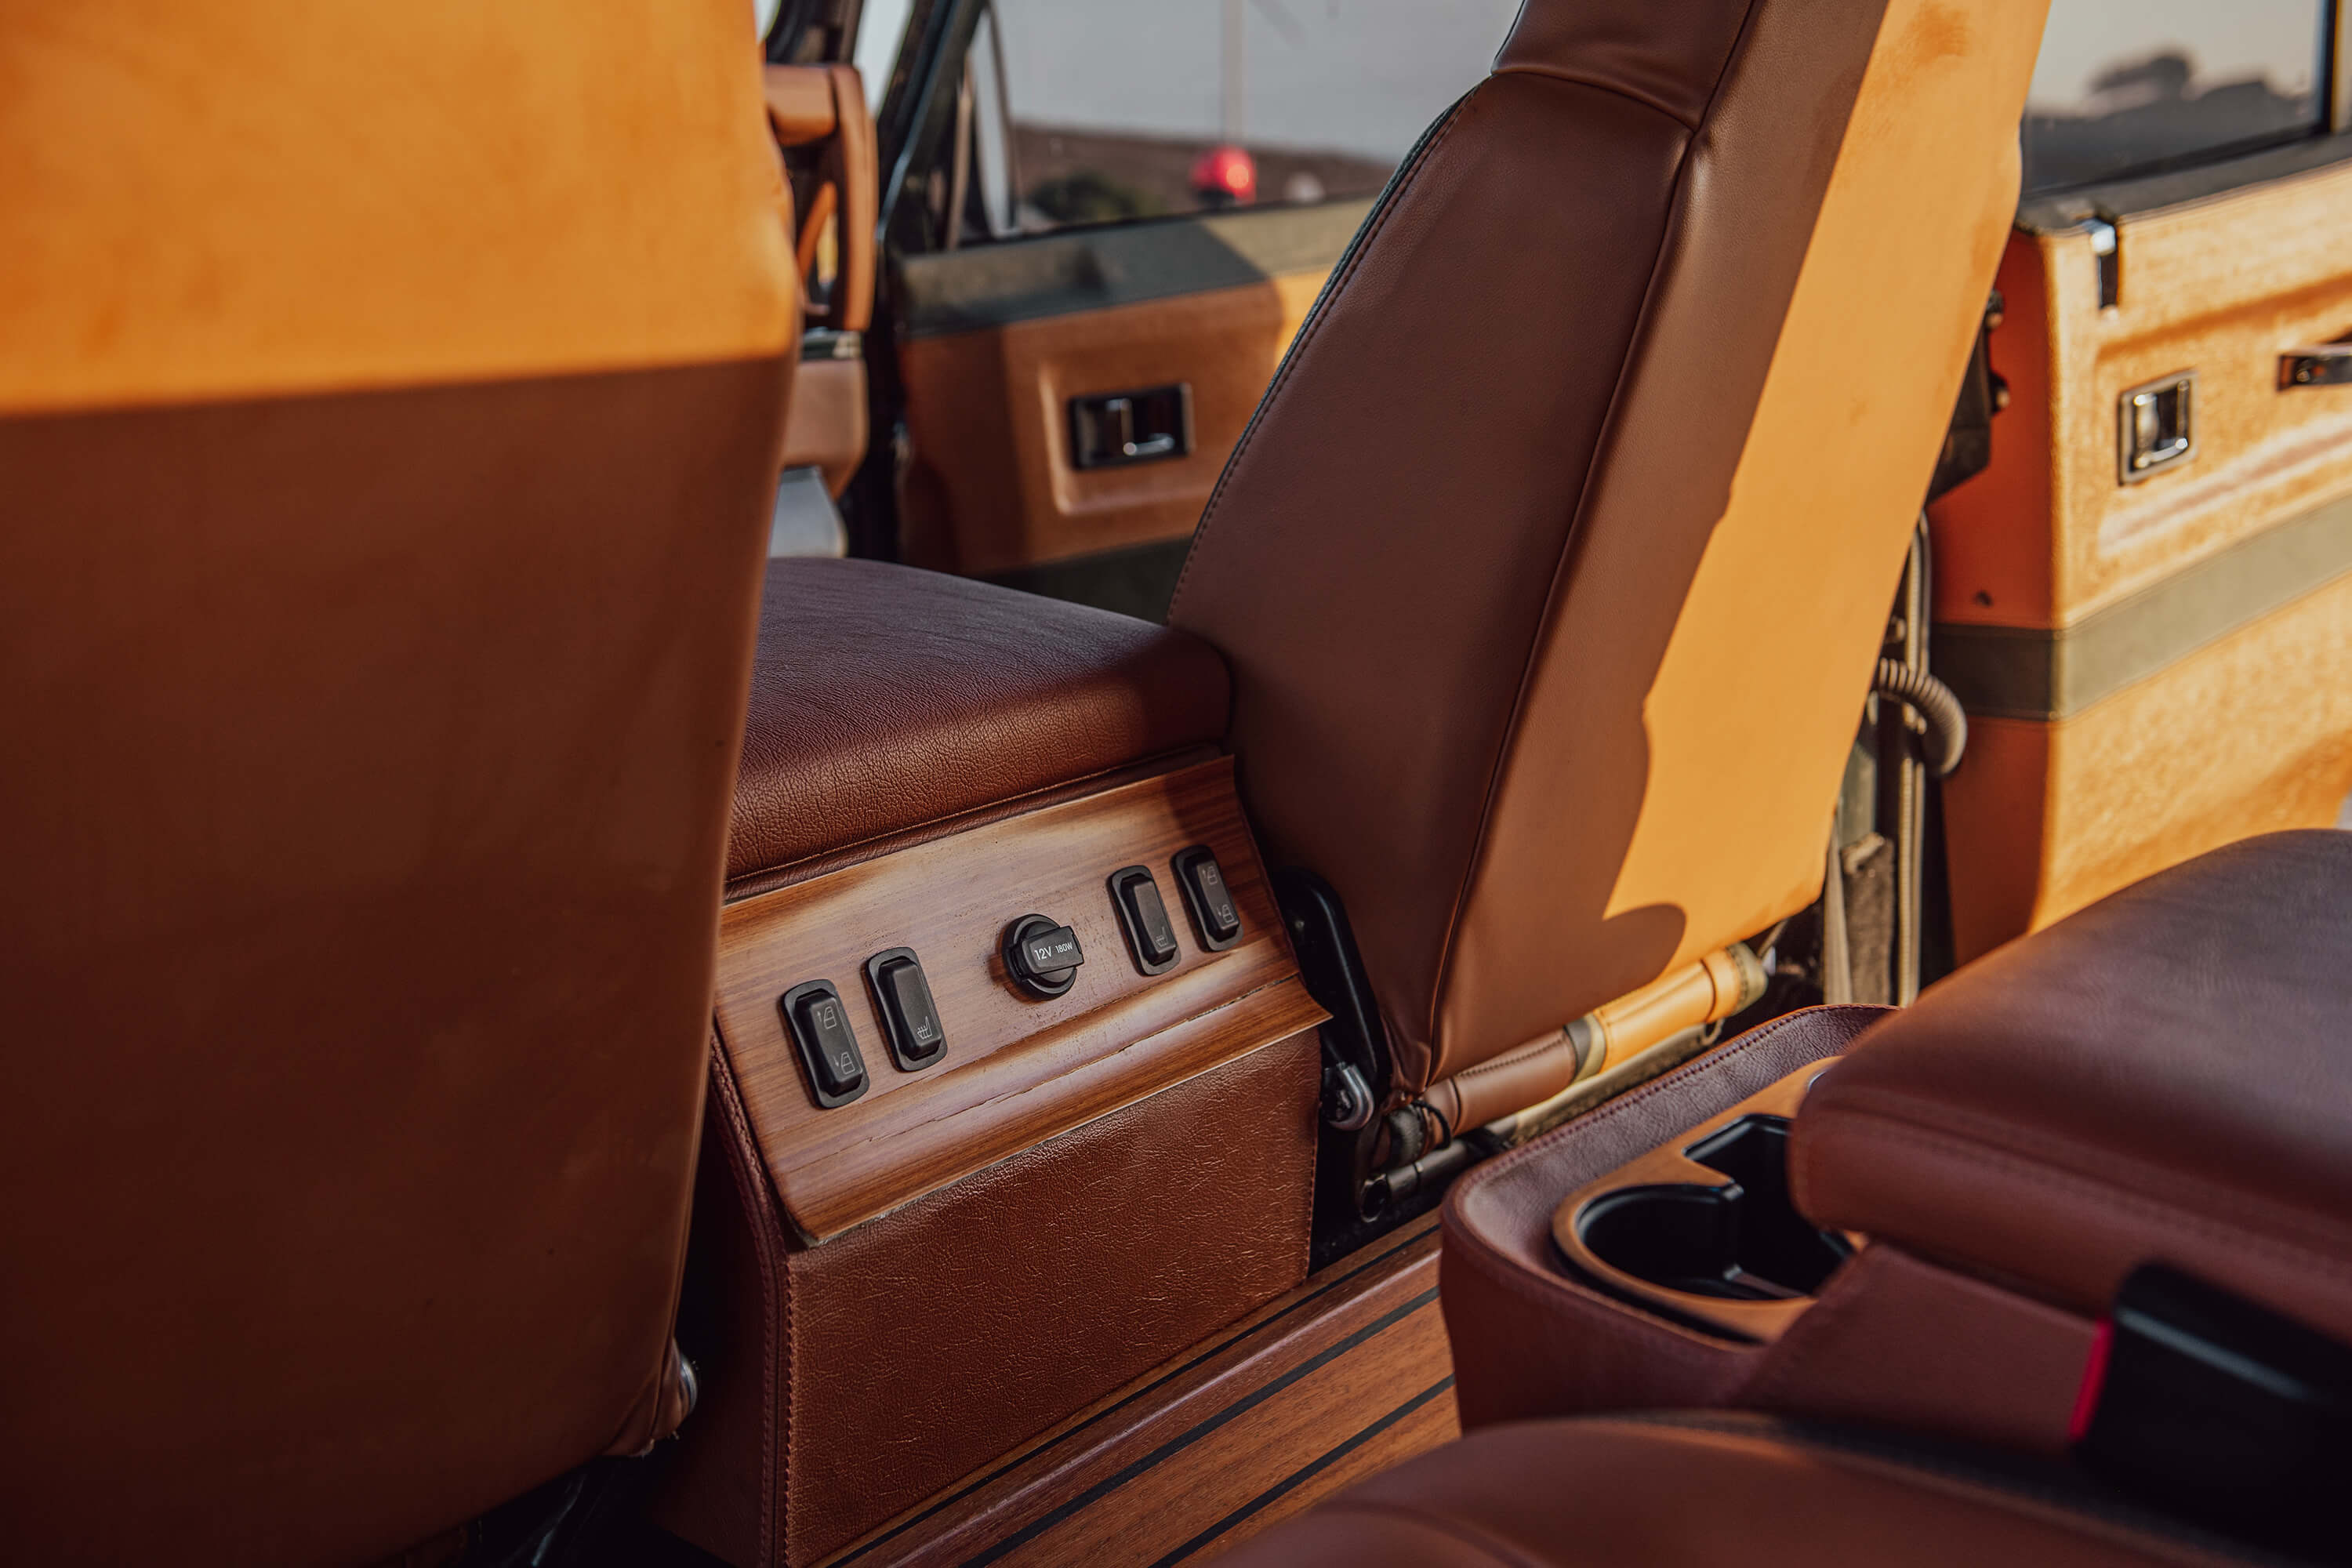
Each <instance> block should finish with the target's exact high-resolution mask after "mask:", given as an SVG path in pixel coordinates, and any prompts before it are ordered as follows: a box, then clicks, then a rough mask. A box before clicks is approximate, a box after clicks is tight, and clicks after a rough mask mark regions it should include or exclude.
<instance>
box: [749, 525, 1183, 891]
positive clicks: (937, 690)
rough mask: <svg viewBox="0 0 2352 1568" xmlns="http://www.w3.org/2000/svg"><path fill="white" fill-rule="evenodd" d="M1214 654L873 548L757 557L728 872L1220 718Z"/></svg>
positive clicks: (1027, 784) (1157, 748)
mask: <svg viewBox="0 0 2352 1568" xmlns="http://www.w3.org/2000/svg"><path fill="white" fill-rule="evenodd" d="M1229 696H1230V689H1229V683H1228V681H1227V679H1226V675H1225V667H1224V662H1223V659H1221V658H1219V657H1218V655H1217V653H1216V652H1215V650H1214V649H1213V648H1211V647H1209V645H1208V644H1206V643H1204V642H1202V641H1201V640H1200V639H1199V638H1197V637H1190V636H1187V635H1186V634H1184V633H1182V632H1173V631H1170V630H1168V629H1166V628H1165V627H1162V626H1153V625H1151V624H1150V622H1147V621H1139V620H1134V619H1131V618H1129V616H1118V615H1112V614H1110V613H1109V612H1108V611H1104V610H1097V609H1093V608H1090V607H1088V606H1087V605H1072V604H1066V603H1064V602H1063V601H1061V600H1058V599H1045V598H1040V597H1037V596H1036V595H1031V594H1023V593H1017V592H1015V591H1014V590H1013V589H1010V588H1000V587H996V586H993V585H992V584H986V583H980V582H974V581H971V580H970V579H968V578H962V577H950V576H945V575H942V574H939V573H934V572H920V571H916V570H914V569H912V568H909V567H905V566H893V565H887V564H884V563H880V562H874V561H822V560H782V561H773V562H771V563H769V565H768V578H767V585H766V591H765V595H764V598H763V600H762V602H761V610H760V640H759V648H758V651H757V653H756V654H755V656H754V658H753V663H752V670H751V712H750V718H749V721H748V723H747V728H746V731H745V734H744V738H743V761H742V766H741V770H740V774H739V776H738V780H737V784H736V788H735V815H734V823H733V828H732V831H731V833H730V836H729V838H728V845H727V877H728V880H729V881H730V883H733V882H736V881H738V880H740V879H743V878H747V877H752V876H756V875H757V874H759V873H761V872H763V871H769V870H773V869H775V868H780V867H783V866H788V865H790V864H792V863H793V862H794V861H797V860H803V859H805V858H808V857H810V856H813V855H819V854H824V853H825V852H827V851H830V850H836V849H842V848H845V847H849V846H852V845H855V844H858V843H861V842H863V841H865V840H867V839H870V838H877V837H882V836H884V835H887V834H893V833H898V832H903V831H905V830H908V829H910V828H917V827H921V826H925V825H927V824H930V823H934V822H938V821H940V820H941V819H943V818H948V817H953V816H959V815H961V814H962V813H964V812H968V811H973V810H977V809H980V808H982V807H985V806H990V805H997V804H999V803H1001V802H1003V801H1007V800H1012V799H1014V798H1016V797H1019V796H1021V795H1029V794H1032V793H1034V792H1036V791H1039V790H1045V789H1051V788H1053V787H1055V785H1059V784H1069V783H1072V782H1074V781H1076V780H1080V779H1084V778H1087V777H1088V776H1090V775H1093V774H1096V773H1106V772H1108V771H1111V770H1114V769H1118V768H1122V767H1125V766H1128V765H1129V764H1131V763H1139V762H1141V761H1144V760H1146V759H1148V758H1151V757H1154V756H1158V755H1160V754H1163V753H1166V752H1175V751H1179V750H1181V749H1183V748H1185V747H1188V746H1192V745H1198V744H1202V743H1208V742H1216V741H1218V740H1219V739H1220V738H1221V737H1222V736H1223V733H1224V729H1225V716H1226V705H1227V702H1228V700H1229Z"/></svg>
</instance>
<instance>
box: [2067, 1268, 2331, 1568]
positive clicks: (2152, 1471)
mask: <svg viewBox="0 0 2352 1568" xmlns="http://www.w3.org/2000/svg"><path fill="white" fill-rule="evenodd" d="M2068 1439H2069V1441H2070V1443H2071V1444H2072V1447H2073V1450H2074V1458H2075V1460H2076V1462H2077V1463H2078V1464H2080V1465H2081V1466H2082V1467H2083V1468H2084V1469H2085V1470H2087V1471H2089V1472H2090V1473H2091V1474H2092V1475H2094V1476H2095V1477H2097V1478H2098V1479H2101V1480H2104V1481H2105V1482H2107V1483H2109V1484H2110V1485H2112V1486H2114V1487H2116V1489H2119V1490H2122V1491H2126V1492H2128V1493H2131V1494H2133V1495H2134V1496H2135V1497H2136V1498H2137V1499H2139V1500H2142V1501H2144V1502H2146V1503H2147V1504H2149V1505H2151V1506H2153V1507H2156V1508H2158V1509H2160V1510H2165V1511H2167V1512H2170V1513H2174V1514H2178V1515H2180V1516H2182V1517H2185V1518H2189V1519H2191V1520H2194V1521H2198V1522H2200V1523H2202V1524H2206V1525H2209V1526H2211V1527H2213V1528H2215V1529H2219V1530H2222V1531H2228V1532H2229V1533H2231V1534H2233V1535H2237V1536H2239V1537H2241V1538H2242V1539H2246V1540H2250V1541H2255V1542H2263V1543H2266V1544H2271V1545H2275V1546H2279V1547H2283V1548H2286V1549H2290V1550H2295V1551H2302V1552H2309V1551H2312V1550H2314V1549H2319V1550H2322V1551H2324V1552H2326V1554H2327V1555H2329V1556H2335V1555H2337V1554H2339V1553H2340V1552H2342V1551H2343V1550H2344V1548H2345V1546H2346V1543H2347V1526H2352V1521H2347V1516H2346V1513H2345V1510H2344V1509H2343V1507H2342V1500H2343V1487H2344V1482H2345V1478H2346V1476H2347V1473H2348V1472H2352V1347H2347V1346H2346V1345H2344V1344H2342V1343H2340V1342H2337V1341H2336V1340H2333V1339H2330V1338H2329V1337H2327V1336H2326V1335H2325V1334H2322V1333H2320V1332H2318V1331H2316V1330H2314V1329H2312V1328H2309V1327H2307V1326H2306V1325H2305V1324H2303V1323H2299V1322H2296V1321H2294V1320H2293V1319H2291V1318H2287V1317H2284V1316H2282V1315H2281V1314H2279V1313H2277V1312H2274V1311H2272V1310H2270V1309H2269V1308H2266V1307H2262V1306H2257V1305H2256V1304H2254V1303H2253V1302H2252V1301H2249V1300H2245V1299H2244V1298H2242V1297H2240V1296H2236V1295H2233V1294H2231V1292H2229V1291H2227V1290H2223V1289H2220V1288H2218V1287H2216V1286H2212V1285H2209V1284H2207V1283H2205V1282H2204V1281H2202V1280H2200V1279H2193V1278H2191V1277H2190V1276H2189V1275H2187V1274H2184V1273H2182V1272H2180V1271H2179V1269H2176V1268H2168V1267H2166V1266H2165V1265H2162V1264H2147V1265H2144V1266H2142V1267H2141V1268H2137V1269H2135V1270H2133V1271H2132V1273H2131V1275H2130V1277H2129V1278H2127V1279H2125V1281H2124V1283H2123V1288H2122V1289H2120V1290H2119V1291H2117V1292H2116V1300H2115V1305H2114V1308H2113V1309H2112V1310H2110V1312H2109V1313H2108V1315H2107V1317H2106V1318H2105V1320H2103V1321H2101V1322H2100V1324H2099V1331H2098V1336H2097V1338H2096V1339H2095V1341H2094V1342H2093V1344H2092V1350H2091V1356H2090V1360H2089V1362H2088V1363H2087V1364H2086V1365H2085V1366H2084V1374H2083V1385H2082V1388H2081V1391H2080V1392H2079V1393H2078V1394H2077V1395H2076V1398H2075V1403H2074V1421H2073V1425H2072V1428H2071V1430H2070V1431H2069V1433H2068Z"/></svg>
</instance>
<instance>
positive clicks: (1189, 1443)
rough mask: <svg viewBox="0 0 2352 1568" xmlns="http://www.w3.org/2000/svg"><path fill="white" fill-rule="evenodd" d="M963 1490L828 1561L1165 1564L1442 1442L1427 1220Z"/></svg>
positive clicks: (1449, 1390)
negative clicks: (1370, 1254)
mask: <svg viewBox="0 0 2352 1568" xmlns="http://www.w3.org/2000/svg"><path fill="white" fill-rule="evenodd" d="M1372 1254H1373V1255H1372V1256H1370V1257H1369V1258H1368V1257H1367V1256H1366V1255H1364V1254H1358V1255H1356V1256H1354V1257H1351V1258H1342V1259H1341V1260H1339V1262H1338V1263H1335V1264H1333V1265H1332V1266H1331V1267H1329V1268H1326V1269H1324V1270H1323V1271H1322V1272H1321V1273H1319V1274H1318V1275H1316V1276H1315V1277H1314V1278H1313V1279H1309V1280H1308V1281H1307V1283H1306V1284H1305V1285H1304V1286H1302V1287H1301V1288H1300V1289H1298V1290H1297V1291H1294V1292H1292V1293H1291V1294H1290V1295H1288V1296H1286V1297H1285V1298H1283V1299H1282V1300H1278V1301H1276V1302H1275V1303H1273V1304H1272V1305H1270V1306H1268V1307H1266V1308H1265V1310H1262V1311H1260V1312H1257V1313H1255V1314H1253V1315H1252V1316H1251V1317H1250V1318H1248V1319H1245V1320H1244V1321H1242V1322H1241V1323H1239V1324H1237V1325H1235V1326H1234V1328H1233V1329H1230V1330H1228V1331H1225V1332H1224V1333H1223V1334H1221V1335H1219V1336H1217V1338H1216V1339H1214V1340H1213V1341H1212V1342H1209V1343H1207V1344H1205V1345H1202V1346H1201V1347H1199V1348H1197V1349H1196V1350H1194V1351H1192V1352H1190V1353H1188V1354H1187V1355H1185V1356H1182V1357H1180V1358H1178V1359H1177V1360H1176V1361H1175V1362H1173V1363H1171V1364H1170V1365H1168V1366H1165V1367H1163V1368H1161V1369H1160V1370H1159V1371H1158V1372H1155V1373H1151V1374H1150V1375H1149V1376H1147V1377H1144V1378H1142V1379H1140V1380H1139V1381H1138V1382H1137V1383H1136V1384H1133V1385H1131V1386H1130V1387H1129V1388H1127V1389H1124V1390H1122V1391H1120V1392H1119V1393H1118V1394H1114V1395H1113V1396H1112V1397H1110V1398H1109V1399H1108V1400H1106V1401H1104V1402H1103V1403H1102V1404H1101V1405H1098V1406H1097V1407H1096V1408H1094V1409H1092V1410H1089V1411H1087V1412H1086V1413H1084V1414H1082V1415H1078V1416H1076V1417H1074V1418H1073V1419H1072V1420H1070V1421H1069V1422H1067V1423H1066V1424H1065V1425H1064V1426H1061V1427H1060V1428H1059V1429H1057V1430H1056V1431H1055V1432H1053V1433H1050V1434H1048V1435H1047V1436H1045V1437H1042V1438H1040V1439H1038V1440H1037V1441H1035V1442H1034V1443H1032V1444H1030V1445H1028V1446H1027V1447H1024V1448H1023V1449H1022V1450H1020V1451H1018V1452H1017V1453H1016V1454H1014V1455H1013V1456H1010V1457H1008V1458H1006V1459H1004V1460H1002V1461H1000V1462H999V1463H998V1464H997V1465H995V1466H994V1467H992V1468H990V1469H988V1470H986V1471H983V1472H982V1473H981V1474H979V1475H976V1476H974V1477H971V1478H968V1479H965V1480H964V1481H962V1482H960V1483H958V1484H957V1485H956V1486H954V1487H950V1488H949V1489H946V1490H945V1491H943V1492H942V1493H941V1494H940V1496H939V1497H938V1498H936V1499H934V1500H931V1501H929V1502H928V1503H926V1504H925V1505H923V1506H922V1507H920V1508H918V1509H915V1510H910V1511H909V1512H908V1514H907V1515H906V1516H904V1517H902V1518H901V1519H899V1520H897V1521H893V1522H892V1523H891V1524H890V1525H887V1526H886V1527H884V1528H883V1529H882V1530H879V1531H876V1532H875V1533H874V1534H873V1535H872V1536H870V1537H868V1538H867V1539H866V1541H865V1542H861V1543H859V1544H858V1545H857V1546H856V1547H853V1548H851V1549H850V1550H849V1551H847V1552H844V1553H842V1554H841V1555H840V1556H839V1557H837V1558H836V1559H835V1560H834V1561H835V1562H836V1563H844V1564H847V1563H856V1564H858V1565H859V1568H872V1565H878V1564H881V1563H915V1564H927V1565H928V1564H940V1565H942V1568H943V1565H945V1564H949V1563H970V1564H978V1563H1022V1564H1059V1563H1104V1562H1118V1563H1173V1562H1181V1561H1184V1560H1187V1559H1190V1558H1194V1557H1205V1556H1206V1555H1208V1554H1210V1553H1212V1552H1216V1551H1221V1550H1223V1548H1225V1547H1227V1546H1230V1545H1232V1544H1233V1543H1234V1542H1238V1541H1240V1540H1242V1539H1244V1537H1246V1536H1248V1535H1251V1534H1254V1533H1255V1532H1256V1531H1260V1530H1263V1529H1265V1527H1266V1526H1268V1525H1270V1524H1272V1523H1274V1522H1275V1521H1277V1520H1280V1519H1283V1518H1286V1517H1287V1516H1288V1515H1290V1514H1292V1513H1296V1512H1297V1511H1298V1510H1301V1509H1304V1508H1307V1506H1309V1505H1310V1504H1312V1503H1313V1502H1315V1501H1316V1500H1318V1499H1320V1498H1323V1497H1326V1496H1328V1495H1329V1494H1330V1493H1332V1492H1334V1491H1337V1490H1338V1489H1340V1488H1342V1487H1345V1486H1347V1485H1349V1484H1350V1483H1352V1482H1354V1481H1356V1480H1360V1479H1362V1478H1363V1477H1365V1476H1367V1475H1370V1473H1372V1472H1373V1471H1374V1470H1377V1469H1381V1468H1385V1467H1387V1466H1388V1465H1391V1464H1394V1463H1396V1462H1398V1461H1399V1460H1402V1459H1404V1458H1410V1457H1411V1456H1412V1455H1413V1454H1416V1453H1420V1452H1422V1451H1423V1450H1425V1449H1427V1448H1431V1447H1435V1446H1437V1445H1438V1444H1439V1443H1442V1442H1444V1441H1447V1440H1449V1439H1450V1438H1452V1437H1454V1436H1456V1435H1457V1434H1458V1433H1459V1431H1460V1426H1459V1423H1458V1421H1457V1420H1456V1418H1455V1415H1454V1395H1453V1375H1452V1363H1451V1361H1450V1358H1449V1355H1448V1352H1447V1347H1446V1341H1445V1332H1444V1322H1443V1320H1442V1319H1441V1318H1440V1317H1439V1314H1438V1309H1437V1268H1436V1265H1437V1232H1436V1226H1435V1221H1434V1219H1433V1218H1431V1219H1428V1220H1424V1221H1422V1222H1420V1223H1418V1224H1416V1225H1414V1226H1408V1227H1406V1228H1405V1229H1403V1230H1402V1231H1400V1232H1399V1233H1397V1235H1395V1236H1393V1237H1390V1238H1388V1240H1387V1241H1386V1242H1384V1243H1382V1244H1381V1246H1379V1247H1375V1248H1373V1249H1372Z"/></svg>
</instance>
